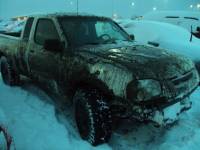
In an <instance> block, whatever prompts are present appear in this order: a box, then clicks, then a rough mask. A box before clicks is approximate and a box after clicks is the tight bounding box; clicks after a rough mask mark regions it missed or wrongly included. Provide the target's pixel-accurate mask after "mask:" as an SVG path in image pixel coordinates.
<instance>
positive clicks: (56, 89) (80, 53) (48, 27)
mask: <svg viewBox="0 0 200 150" xmlns="http://www.w3.org/2000/svg"><path fill="white" fill-rule="evenodd" d="M133 38H134V36H130V35H128V34H127V33H126V32H125V31H124V30H123V29H122V28H121V27H120V26H119V25H118V24H117V23H115V22H114V21H113V20H111V19H110V18H106V17H98V16H92V15H83V14H82V15H77V14H70V13H69V14H68V13H64V14H61V13H56V14H46V15H34V16H29V17H27V21H26V23H25V26H24V28H23V30H22V32H21V33H18V34H17V33H15V34H13V33H11V34H9V33H4V34H1V35H0V57H1V63H0V68H1V75H2V79H3V81H4V83H5V84H7V85H10V86H15V85H19V83H20V77H21V76H26V77H29V78H30V79H32V80H33V81H35V82H36V83H41V84H42V85H45V86H46V87H48V89H51V92H52V93H55V94H59V95H63V96H66V97H68V99H66V101H71V102H72V103H73V105H72V106H73V108H74V113H75V114H74V116H75V120H76V124H77V128H78V131H79V133H80V136H81V137H82V138H83V139H84V140H87V141H88V142H89V143H91V144H92V145H98V144H101V143H105V142H108V141H109V139H110V137H111V134H112V131H113V126H114V121H115V120H116V119H137V120H139V121H155V122H158V123H160V124H165V123H167V122H168V121H169V119H166V116H165V113H164V112H165V111H166V110H168V109H170V108H176V109H175V110H176V111H177V113H176V115H179V114H180V113H181V112H183V110H187V109H189V108H190V107H191V103H190V102H188V101H186V98H187V97H188V96H190V94H191V93H192V92H193V91H194V90H195V89H196V88H197V86H198V83H199V76H198V72H197V70H196V68H195V66H194V64H193V62H192V61H191V60H190V59H188V58H185V57H184V56H180V55H177V54H174V53H171V52H168V51H166V50H163V49H158V48H155V47H150V46H145V45H140V44H138V43H136V42H135V41H134V40H133ZM175 106H176V107H175ZM177 106H180V107H177Z"/></svg>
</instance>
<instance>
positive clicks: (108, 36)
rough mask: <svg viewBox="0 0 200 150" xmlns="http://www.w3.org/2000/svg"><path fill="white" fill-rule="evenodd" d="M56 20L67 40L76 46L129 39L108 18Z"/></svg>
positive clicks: (66, 18)
mask: <svg viewBox="0 0 200 150" xmlns="http://www.w3.org/2000/svg"><path fill="white" fill-rule="evenodd" d="M58 20H59V23H60V25H61V27H62V29H63V31H64V34H65V36H66V38H67V40H68V41H69V42H70V44H71V45H73V46H76V47H79V46H83V45H96V44H111V43H115V42H117V41H130V38H129V35H128V34H127V33H126V32H125V31H123V30H122V29H121V28H120V27H119V26H118V25H116V24H115V23H114V22H113V21H111V20H109V19H97V18H92V17H63V18H58Z"/></svg>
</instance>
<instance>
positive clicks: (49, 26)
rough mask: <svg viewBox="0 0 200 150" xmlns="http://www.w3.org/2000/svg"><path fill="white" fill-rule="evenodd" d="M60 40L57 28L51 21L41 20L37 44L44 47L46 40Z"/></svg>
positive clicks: (36, 38) (37, 33)
mask: <svg viewBox="0 0 200 150" xmlns="http://www.w3.org/2000/svg"><path fill="white" fill-rule="evenodd" d="M48 39H49V40H50V39H59V35H58V32H57V31H56V27H55V25H54V23H53V21H51V20H50V19H40V20H39V21H38V23H37V27H36V32H35V42H36V43H37V44H40V45H43V44H44V42H45V40H48Z"/></svg>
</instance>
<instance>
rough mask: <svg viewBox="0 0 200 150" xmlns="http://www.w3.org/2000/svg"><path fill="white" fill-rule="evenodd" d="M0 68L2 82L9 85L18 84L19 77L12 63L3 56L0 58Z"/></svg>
mask: <svg viewBox="0 0 200 150" xmlns="http://www.w3.org/2000/svg"><path fill="white" fill-rule="evenodd" d="M0 67H1V68H0V69H1V75H2V79H3V82H4V83H5V84H6V85H9V86H15V85H18V84H19V81H20V77H19V74H18V73H17V72H16V71H15V69H14V68H13V66H12V63H11V62H10V61H9V60H8V59H7V58H6V57H4V56H2V57H1V59H0Z"/></svg>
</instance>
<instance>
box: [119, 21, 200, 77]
mask: <svg viewBox="0 0 200 150" xmlns="http://www.w3.org/2000/svg"><path fill="white" fill-rule="evenodd" d="M117 22H118V23H119V24H120V25H121V26H122V27H123V28H124V29H125V30H126V31H127V32H128V33H129V34H134V36H135V40H136V41H138V42H140V43H142V44H146V45H147V44H148V45H151V46H154V47H159V48H164V49H167V50H168V51H173V52H175V53H178V54H182V55H185V56H187V57H189V58H190V59H192V60H193V62H194V63H195V64H196V67H197V69H198V71H199V73H200V40H199V39H197V38H196V37H194V36H192V37H191V33H190V32H188V31H187V30H186V29H184V28H182V27H179V26H176V25H173V24H169V23H163V22H158V21H149V20H139V21H138V20H131V19H129V20H128V19H125V20H117Z"/></svg>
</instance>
